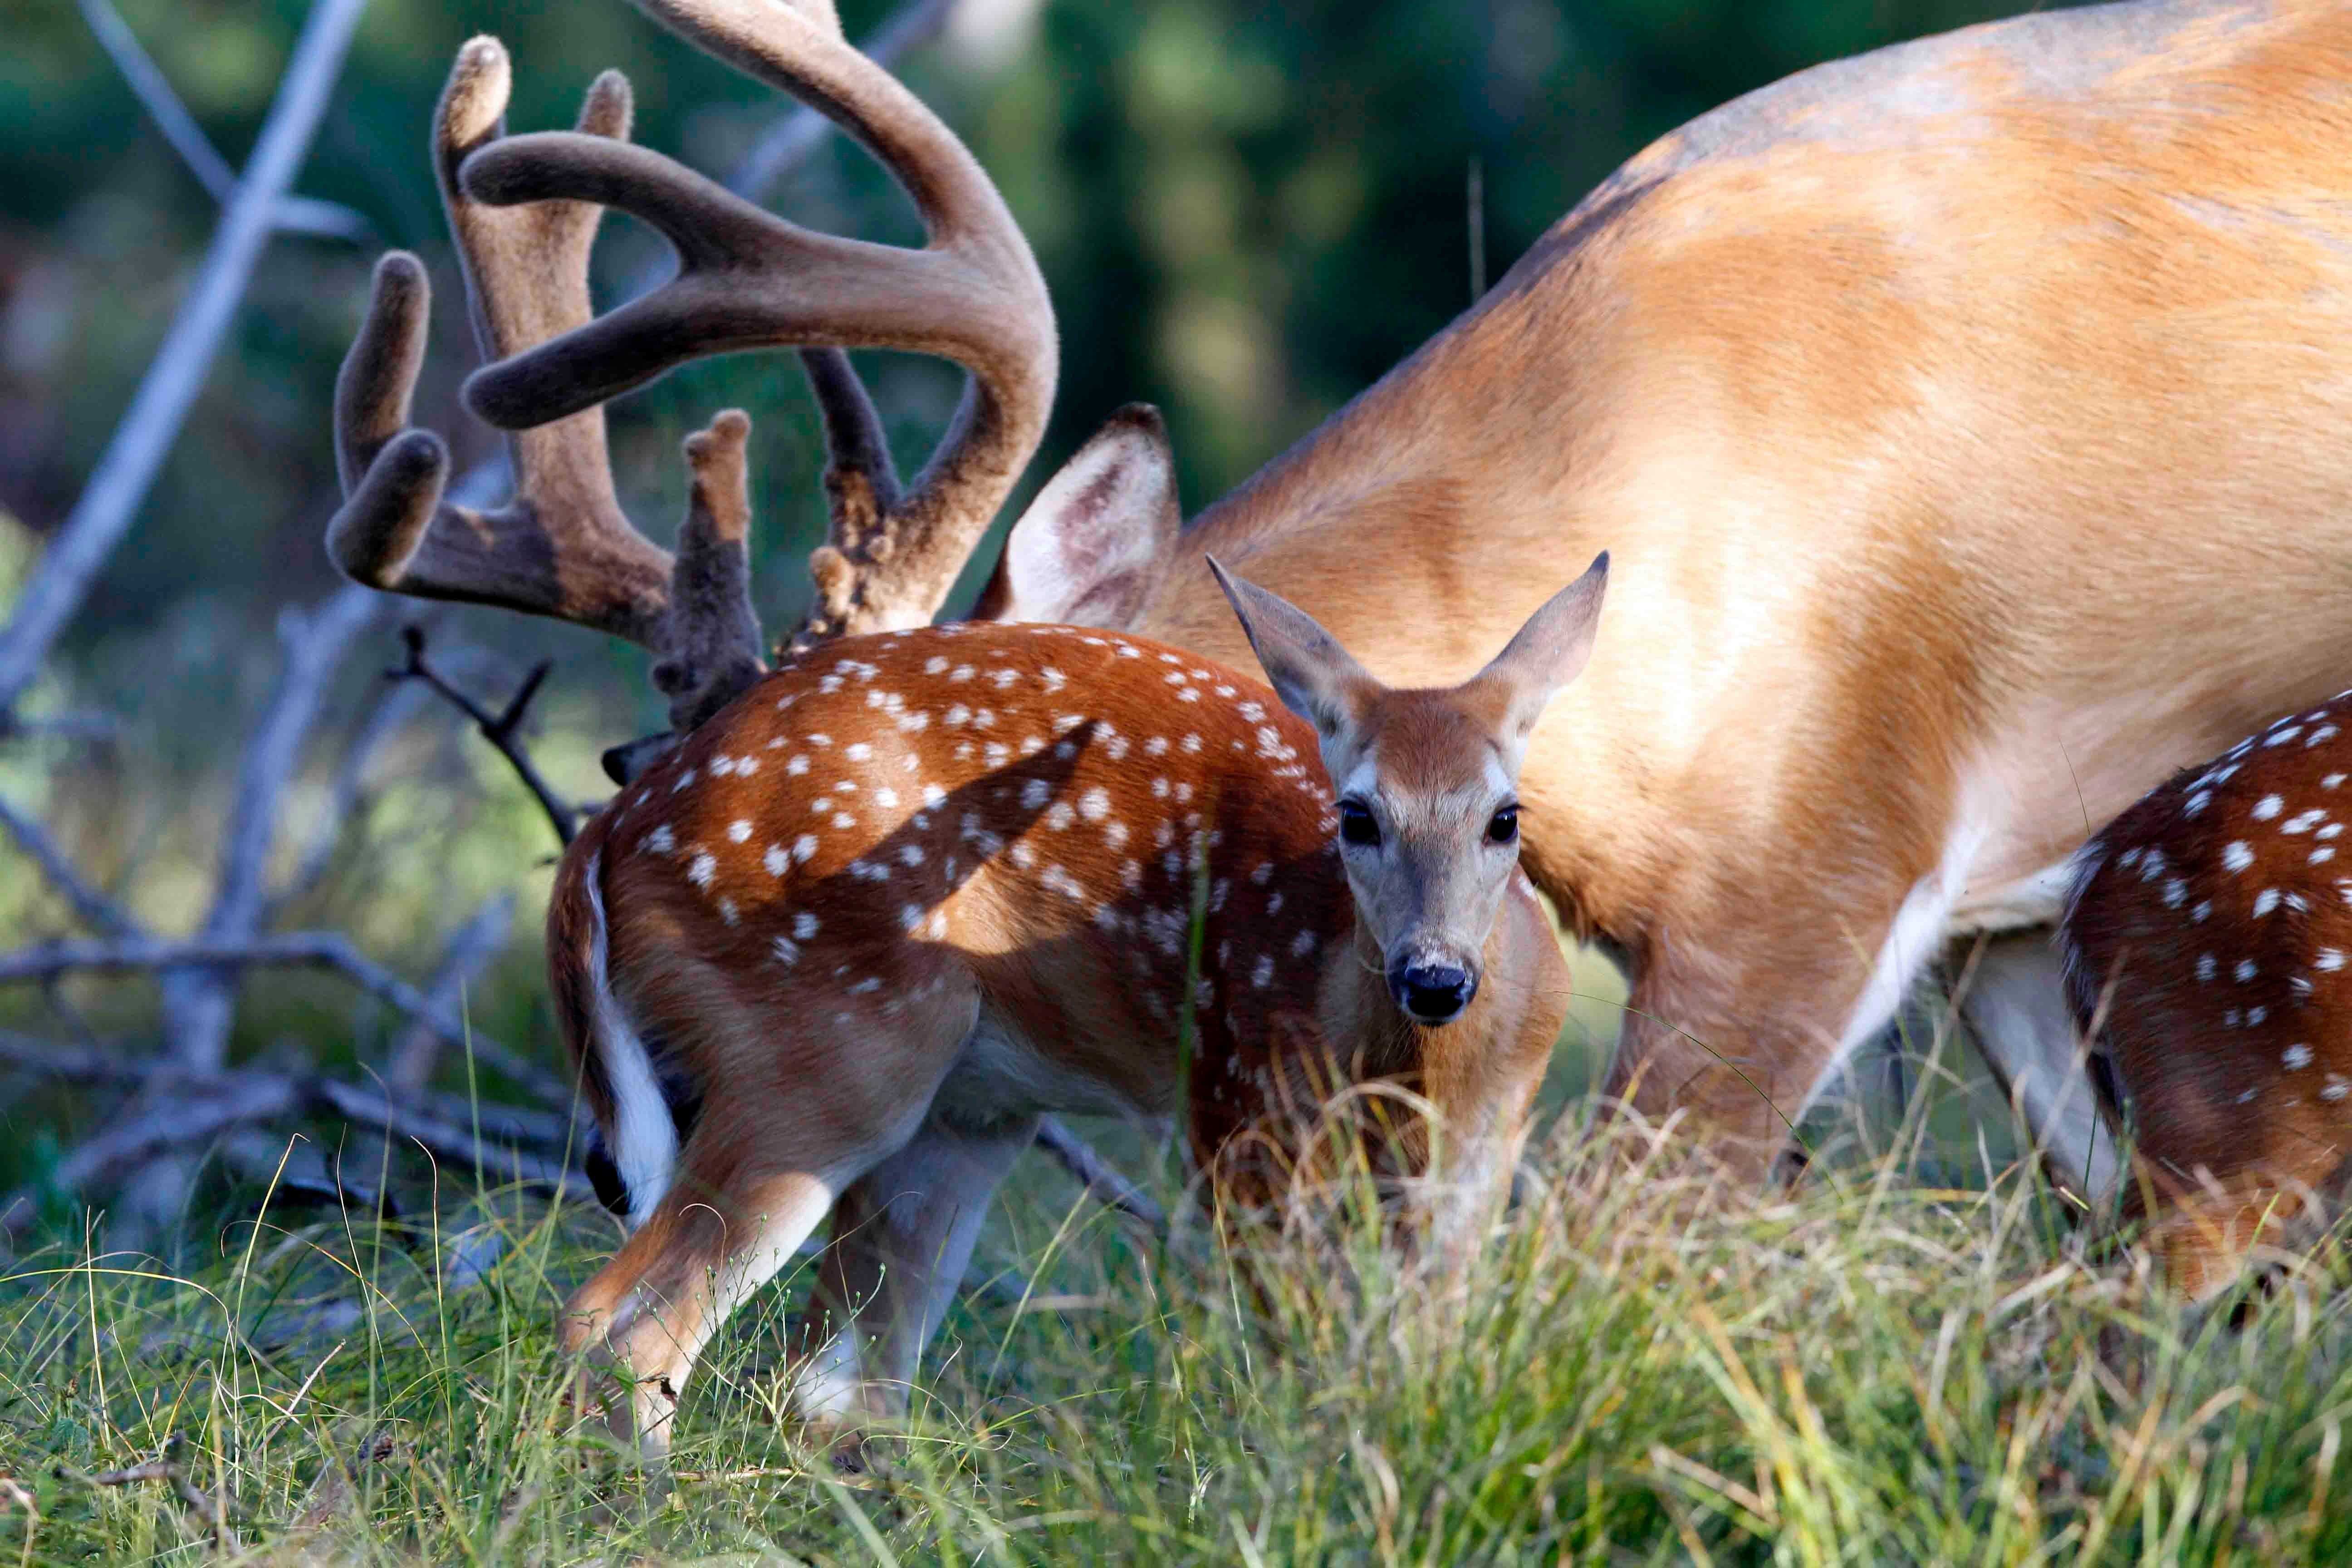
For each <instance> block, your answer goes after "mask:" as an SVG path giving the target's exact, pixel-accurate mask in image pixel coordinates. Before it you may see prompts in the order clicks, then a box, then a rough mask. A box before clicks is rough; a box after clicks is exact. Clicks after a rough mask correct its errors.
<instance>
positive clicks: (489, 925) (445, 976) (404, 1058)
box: [383, 893, 514, 1101]
mask: <svg viewBox="0 0 2352 1568" xmlns="http://www.w3.org/2000/svg"><path fill="white" fill-rule="evenodd" d="M513 923H514V895H513V894H512V893H499V894H497V895H495V896H494V897H492V898H491V899H490V900H488V902H486V903H484V904H483V905H482V907H481V908H480V909H478V910H475V911H474V918H473V919H471V920H469V921H467V922H466V923H465V924H464V925H462V926H459V927H458V928H457V933H456V934H455V935H453V936H452V937H450V939H449V944H448V947H447V949H446V951H445V952H443V953H442V955H441V967H440V968H439V969H438V970H437V971H436V972H435V973H434V976H433V982H432V984H430V985H429V986H427V987H426V988H425V999H426V1001H428V1002H429V1003H430V1004H431V1005H432V1007H433V1011H434V1013H435V1015H436V1016H446V1015H450V1014H455V1013H456V1012H457V1009H458V1007H459V1005H460V1004H461V1003H462V1001H463V1000H464V997H465V994H466V988H467V986H469V985H471V984H473V983H474V980H475V978H476V976H478V975H479V974H480V973H481V972H482V967H483V965H485V964H487V963H489V961H490V960H491V959H493V958H496V957H497V956H498V955H499V949H500V948H502V947H504V946H505V945H506V942H507V931H508V930H509V927H511V926H512V925H513ZM441 1046H442V1038H441V1036H440V1034H439V1032H438V1031H436V1029H434V1028H433V1027H432V1026H430V1025H427V1024H425V1023H423V1022H422V1021H419V1020H415V1019H412V1020H410V1022H409V1026H408V1028H407V1030H406V1032H405V1033H404V1034H403V1035H402V1036H401V1038H400V1040H399V1043H397V1044H396V1045H394V1047H393V1049H392V1058H391V1060H390V1062H389V1063H388V1064H387V1066H386V1067H385V1069H384V1075H383V1079H384V1086H385V1088H387V1089H390V1090H391V1092H392V1095H393V1098H394V1099H395V1100H402V1101H409V1100H415V1098H416V1097H417V1096H418V1095H420V1094H423V1093H424V1092H425V1089H426V1088H427V1087H429V1086H430V1085H431V1084H432V1082H433V1069H434V1068H436V1066H437V1065H439V1062H440V1058H441Z"/></svg>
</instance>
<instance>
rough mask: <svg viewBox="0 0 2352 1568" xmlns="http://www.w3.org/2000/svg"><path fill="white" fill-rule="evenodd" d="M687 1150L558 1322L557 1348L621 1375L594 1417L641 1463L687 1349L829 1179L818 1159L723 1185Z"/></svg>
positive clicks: (800, 1227)
mask: <svg viewBox="0 0 2352 1568" xmlns="http://www.w3.org/2000/svg"><path fill="white" fill-rule="evenodd" d="M695 1152H696V1151H695V1150H694V1149H693V1147H692V1146H689V1148H688V1159H687V1161H686V1163H685V1168H684V1169H683V1170H682V1171H681V1172H680V1173H679V1179H678V1181H677V1183H676V1184H674V1185H673V1186H672V1187H671V1189H670V1191H669V1193H668V1194H667V1196H666V1197H664V1198H663V1200H662V1202H661V1204H660V1205H659V1206H657V1207H656V1209H655V1210H654V1212H653V1214H652V1215H649V1216H648V1217H647V1218H646V1223H645V1224H644V1225H643V1226H640V1227H639V1228H638V1230H637V1233H636V1234H635V1236H632V1237H630V1238H629V1240H628V1244H627V1245H626V1246H625V1247H622V1248H621V1250H620V1252H619V1254H618V1255H617V1256H615V1257H614V1259H613V1260H612V1261H611V1262H610V1263H608V1264H606V1265H605V1266H604V1268H602V1269H600V1270H598V1272H597V1274H596V1276H595V1277H594V1278H593V1279H590V1280H589V1281H588V1282H587V1283H586V1284H585V1285H583V1286H582V1287H581V1288H580V1289H578V1290H577V1291H575V1292H573V1294H572V1299H571V1300H569V1301H567V1302H565V1303H564V1308H563V1313H562V1320H561V1340H562V1346H563V1348H564V1350H565V1351H566V1352H570V1353H572V1354H573V1355H575V1356H576V1355H582V1354H585V1355H587V1356H588V1357H590V1359H592V1360H593V1361H598V1362H602V1363H606V1364H608V1365H609V1366H610V1368H611V1370H613V1371H614V1372H615V1373H619V1374H620V1376H621V1377H622V1378H623V1379H624V1380H625V1382H626V1384H627V1388H626V1390H625V1395H624V1397H623V1398H622V1399H620V1400H619V1401H618V1402H617V1403H614V1404H611V1405H608V1406H607V1409H606V1417H605V1419H606V1424H607V1425H608V1426H610V1427H611V1428H612V1431H613V1433H614V1436H616V1437H620V1438H622V1439H624V1440H634V1441H635V1445H636V1447H637V1450H638V1452H639V1453H640V1455H641V1456H643V1457H644V1458H646V1459H647V1460H658V1459H659V1458H662V1456H663V1455H665V1454H667V1452H668V1450H669V1437H670V1430H669V1423H670V1420H671V1418H672V1416H674V1415H676V1414H677V1404H678V1400H679V1398H680V1397H681V1396H682V1395H683V1394H685V1392H686V1381H687V1374H688V1373H689V1372H690V1371H692V1369H693V1366H694V1361H695V1357H696V1356H697V1355H698V1354H699V1353H700V1352H701V1350H702V1347H703V1346H704V1345H705V1344H707V1343H708V1342H709V1340H710V1338H711V1336H712V1335H713V1334H715V1333H716V1332H717V1331H718V1330H719V1324H720V1323H722V1322H723V1321H725V1320H726V1317H727V1314H728V1313H729V1312H730V1311H732V1310H734V1309H735V1308H736V1307H737V1306H738V1305H740V1303H741V1302H742V1301H743V1300H744V1299H745V1298H746V1297H748V1296H750V1295H751V1292H752V1291H754V1290H756V1289H759V1288H760V1287H761V1285H763V1284H765V1283H766V1282H767V1281H768V1280H769V1279H771V1278H772V1277H773V1276H774V1275H775V1273H776V1271H777V1270H778V1269H780V1268H782V1267H783V1265H784V1264H785V1263H786V1262H787V1261H789V1260H790V1259H791V1258H792V1257H793V1253H794V1252H795V1251H797V1250H798V1249H799V1247H800V1245H801V1243H802V1242H803V1241H804V1240H806V1239H807V1237H808V1236H809V1234H810V1233H811V1232H812V1231H814V1230H815V1229H816V1227H817V1226H818V1224H819V1223H820V1222H822V1221H823V1220H824V1216H825V1213H826V1211H827V1210H829V1209H830V1208H832V1206H833V1200H834V1193H835V1183H836V1182H838V1181H840V1180H841V1177H840V1176H839V1175H838V1174H837V1173H832V1172H827V1171H825V1170H824V1169H823V1168H821V1167H819V1168H814V1169H803V1170H791V1171H782V1172H774V1173H768V1174H764V1175H760V1176H756V1177H745V1178H739V1179H737V1180H734V1181H729V1180H727V1179H725V1177H724V1175H723V1173H717V1172H711V1171H707V1170H698V1169H697V1162H696V1161H695V1160H694V1158H693V1155H694V1153H695Z"/></svg>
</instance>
